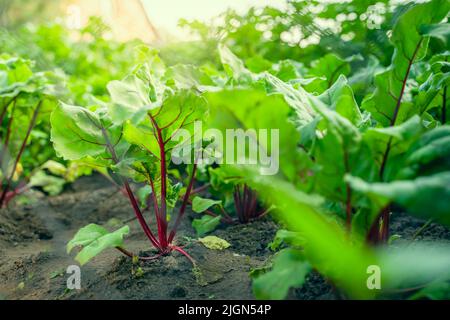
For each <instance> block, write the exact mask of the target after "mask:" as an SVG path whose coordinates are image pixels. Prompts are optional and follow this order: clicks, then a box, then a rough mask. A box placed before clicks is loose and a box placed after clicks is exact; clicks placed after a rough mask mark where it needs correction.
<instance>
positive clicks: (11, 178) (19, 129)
mask: <svg viewBox="0 0 450 320" xmlns="http://www.w3.org/2000/svg"><path fill="white" fill-rule="evenodd" d="M31 67H32V63H31V61H28V60H24V59H20V58H14V57H10V56H7V55H3V56H0V124H1V131H0V134H1V137H0V139H1V153H0V170H1V187H0V207H4V206H6V205H7V204H8V203H9V202H10V201H11V200H12V199H13V198H14V197H15V196H17V195H19V194H20V193H22V192H24V191H25V190H26V189H28V188H29V187H30V184H27V183H25V182H22V183H17V181H19V179H20V176H21V173H22V171H23V169H24V168H23V167H22V165H21V158H22V157H23V156H24V153H25V151H26V150H25V149H26V147H27V145H28V144H29V142H30V140H31V136H32V131H33V128H34V126H35V125H36V124H37V123H38V122H41V121H44V120H45V117H47V119H48V113H49V112H50V111H51V108H52V107H53V106H54V97H53V95H52V90H53V89H52V85H51V84H50V81H49V77H50V76H51V74H49V73H33V72H32V70H31ZM47 121H48V120H47ZM25 169H28V168H25ZM31 169H33V168H31Z"/></svg>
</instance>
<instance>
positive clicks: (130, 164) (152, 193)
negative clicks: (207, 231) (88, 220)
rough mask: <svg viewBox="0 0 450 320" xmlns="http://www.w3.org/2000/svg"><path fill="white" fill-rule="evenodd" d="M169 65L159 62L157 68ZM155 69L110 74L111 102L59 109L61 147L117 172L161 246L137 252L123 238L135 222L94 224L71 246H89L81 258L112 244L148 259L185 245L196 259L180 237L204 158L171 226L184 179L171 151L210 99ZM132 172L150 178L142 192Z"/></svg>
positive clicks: (56, 124)
mask: <svg viewBox="0 0 450 320" xmlns="http://www.w3.org/2000/svg"><path fill="white" fill-rule="evenodd" d="M153 63H155V61H153ZM156 63H158V61H157V62H156ZM159 66H160V67H161V64H160V65H159ZM161 68H162V67H161ZM161 68H159V69H158V68H157V67H154V66H153V68H152V70H155V69H156V70H161ZM148 70H150V68H147V69H146V68H145V67H142V68H140V69H138V71H137V72H136V73H135V74H133V75H130V76H128V77H127V78H126V79H125V80H123V81H112V82H110V83H109V85H108V90H109V93H110V96H111V103H110V104H105V105H100V106H92V107H89V108H84V107H78V106H70V105H66V104H63V103H62V104H60V106H59V107H58V108H57V109H56V110H55V111H54V112H53V114H52V116H51V124H52V141H53V143H54V147H55V150H56V151H57V153H58V154H59V155H60V156H62V157H64V158H65V159H67V160H79V161H85V162H86V163H90V164H94V165H95V166H98V167H104V168H107V169H108V170H111V171H113V172H115V173H117V174H118V176H119V180H120V182H121V184H122V185H123V188H124V190H125V191H126V194H127V196H128V198H129V201H130V203H131V206H132V208H133V211H134V214H135V216H136V218H137V220H138V221H139V224H140V226H141V227H142V230H143V231H144V233H145V235H146V236H147V238H148V240H149V241H150V243H151V245H152V246H153V247H154V248H155V249H156V250H157V254H156V255H154V256H150V257H148V256H138V257H137V256H136V255H135V254H133V253H131V252H129V251H128V250H126V249H125V248H124V246H123V236H124V235H125V234H127V233H128V232H129V228H128V226H124V227H123V228H121V229H119V230H117V231H115V232H113V233H109V232H108V231H107V230H106V229H104V228H103V227H101V226H98V225H94V224H90V225H88V226H86V227H84V228H82V229H80V230H79V232H78V233H77V234H76V235H75V237H74V238H73V239H72V240H71V241H70V242H69V244H68V246H67V249H68V251H69V252H70V251H71V250H72V248H74V247H76V246H81V247H82V250H81V251H80V252H79V253H78V255H77V256H76V258H75V259H76V260H77V261H78V262H80V264H84V263H86V262H87V261H89V260H90V259H91V258H93V257H94V256H95V255H97V254H98V253H100V252H101V251H102V250H104V249H106V248H110V247H114V248H117V249H118V250H120V251H121V252H122V253H124V254H125V255H127V256H129V257H137V258H139V259H140V260H151V259H155V258H158V257H159V256H161V255H165V254H168V253H170V252H172V251H178V252H180V253H181V254H183V255H185V256H186V257H187V258H188V259H189V260H191V262H194V261H193V259H192V258H191V257H190V256H189V255H188V254H187V253H186V252H185V251H184V250H183V249H182V248H181V247H179V246H177V245H176V244H175V243H174V239H175V235H176V232H177V228H178V226H179V224H180V221H181V218H182V217H183V215H184V212H185V210H186V206H187V204H188V200H189V195H190V192H191V190H192V187H193V184H194V178H195V174H196V164H195V163H194V161H193V160H194V159H192V163H193V164H192V166H191V168H190V170H189V172H190V176H189V182H188V185H187V186H186V188H185V193H184V196H182V203H181V206H180V207H179V210H178V214H177V216H176V217H175V219H174V221H173V224H172V225H171V227H169V220H170V219H169V217H174V215H172V211H173V209H174V208H175V205H176V202H177V199H179V198H180V191H181V186H180V184H175V185H174V184H172V181H171V179H170V177H169V174H168V172H169V167H170V165H171V154H172V152H173V151H174V149H175V147H176V146H177V145H179V143H178V142H177V141H175V139H174V138H173V137H174V135H177V134H178V133H179V132H180V131H181V130H182V129H184V130H187V131H184V132H190V133H193V129H194V122H196V121H197V120H200V119H202V118H204V117H205V111H206V110H205V105H206V104H205V103H204V101H203V99H202V98H201V97H199V96H197V95H196V94H194V93H192V92H190V91H188V90H183V89H181V90H178V89H177V88H174V87H169V86H166V84H165V82H163V80H162V74H163V73H162V74H161V73H160V74H155V73H151V72H149V71H148ZM182 145H183V150H190V147H191V146H192V143H191V142H190V141H188V140H186V141H183V142H182ZM129 179H132V180H133V181H134V182H137V183H141V184H145V186H144V187H143V188H141V189H140V190H139V197H138V196H137V195H138V194H136V195H135V193H134V191H133V189H132V187H131V186H130V183H129ZM138 199H141V200H146V199H148V201H141V202H144V206H142V207H146V208H149V211H153V215H154V224H155V228H153V230H152V228H151V225H150V215H148V216H146V215H145V212H144V211H145V209H142V207H141V203H139V201H138Z"/></svg>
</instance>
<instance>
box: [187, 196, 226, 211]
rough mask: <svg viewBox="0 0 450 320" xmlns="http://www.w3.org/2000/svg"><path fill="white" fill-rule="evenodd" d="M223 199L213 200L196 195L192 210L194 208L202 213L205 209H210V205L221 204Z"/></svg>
mask: <svg viewBox="0 0 450 320" xmlns="http://www.w3.org/2000/svg"><path fill="white" fill-rule="evenodd" d="M221 203H222V201H220V200H211V199H205V198H200V197H195V198H194V199H193V200H192V210H194V211H195V212H197V213H202V212H203V211H205V210H207V209H209V208H210V207H212V206H214V205H216V204H221Z"/></svg>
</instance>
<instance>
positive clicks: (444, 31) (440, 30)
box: [420, 23, 450, 46]
mask: <svg viewBox="0 0 450 320" xmlns="http://www.w3.org/2000/svg"><path fill="white" fill-rule="evenodd" d="M420 33H421V34H422V35H423V36H430V37H434V38H437V39H439V40H441V41H442V42H443V43H444V44H445V45H446V46H447V45H448V44H449V42H450V41H449V40H450V23H440V24H429V25H422V26H420Z"/></svg>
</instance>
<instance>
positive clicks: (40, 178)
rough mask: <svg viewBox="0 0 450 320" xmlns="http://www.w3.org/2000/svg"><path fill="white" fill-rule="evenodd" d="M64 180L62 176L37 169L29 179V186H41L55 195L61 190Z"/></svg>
mask: <svg viewBox="0 0 450 320" xmlns="http://www.w3.org/2000/svg"><path fill="white" fill-rule="evenodd" d="M65 184H66V181H65V180H64V179H62V178H58V177H54V176H51V175H48V174H46V173H45V172H44V171H42V170H40V171H37V172H36V173H35V174H33V176H32V177H31V179H30V182H29V184H28V185H29V186H30V187H41V188H42V189H43V190H44V191H45V192H47V193H48V194H49V195H51V196H56V195H58V194H60V193H61V192H62V190H63V189H64V185H65Z"/></svg>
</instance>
